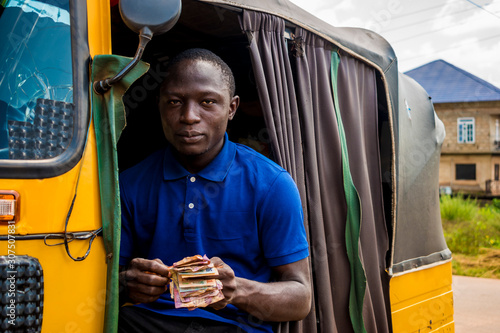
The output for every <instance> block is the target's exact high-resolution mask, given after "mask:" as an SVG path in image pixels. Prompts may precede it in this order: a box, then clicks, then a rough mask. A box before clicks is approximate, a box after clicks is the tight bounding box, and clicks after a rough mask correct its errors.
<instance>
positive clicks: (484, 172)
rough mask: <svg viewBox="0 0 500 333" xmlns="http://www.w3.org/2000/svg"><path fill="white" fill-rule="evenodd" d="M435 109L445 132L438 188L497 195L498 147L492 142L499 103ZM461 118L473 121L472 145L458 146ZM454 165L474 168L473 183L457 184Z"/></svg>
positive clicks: (499, 183) (499, 188) (499, 184)
mask: <svg viewBox="0 0 500 333" xmlns="http://www.w3.org/2000/svg"><path fill="white" fill-rule="evenodd" d="M434 108H435V110H436V113H437V115H438V117H439V118H440V119H441V120H442V121H443V123H444V125H445V129H446V138H445V140H444V142H443V146H442V151H441V159H440V169H439V184H440V186H450V187H451V188H452V189H453V191H454V192H456V191H463V192H481V193H486V192H487V190H488V191H490V192H491V194H495V195H500V181H497V180H495V164H500V143H498V142H495V141H496V140H497V139H498V138H497V137H496V120H497V119H499V120H500V101H495V102H480V103H446V104H435V105H434ZM462 117H474V120H475V142H474V143H459V142H458V138H457V119H458V118H462ZM457 164H475V165H476V177H475V179H474V180H457V179H456V165H457ZM487 182H488V184H487Z"/></svg>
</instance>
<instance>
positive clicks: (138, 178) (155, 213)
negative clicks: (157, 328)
mask: <svg viewBox="0 0 500 333" xmlns="http://www.w3.org/2000/svg"><path fill="white" fill-rule="evenodd" d="M120 193H121V199H122V236H121V237H122V238H121V249H120V265H127V264H128V262H129V261H130V260H131V259H132V258H134V257H140V258H146V259H155V258H160V259H161V260H162V261H163V263H165V264H167V265H171V264H172V263H173V262H175V261H178V260H180V259H182V258H184V257H187V256H192V255H195V254H202V255H203V254H206V255H207V256H208V257H209V258H210V257H214V256H217V257H220V258H221V259H222V260H223V261H224V262H225V263H226V264H228V265H229V266H231V268H232V269H233V270H234V272H235V275H236V276H239V277H243V278H246V279H251V280H255V281H259V282H269V280H270V279H271V267H273V266H279V265H285V264H289V263H292V262H296V261H299V260H301V259H304V258H306V257H307V256H308V255H309V250H308V243H307V240H306V234H305V230H304V225H303V213H302V206H301V201H300V197H299V194H298V191H297V187H296V185H295V183H294V181H293V180H292V178H291V177H290V175H289V174H288V173H287V172H286V170H284V169H283V168H282V167H280V166H279V165H277V164H276V163H274V162H273V161H271V160H269V159H267V158H266V157H264V156H262V155H260V154H259V153H257V152H255V151H254V150H252V149H250V148H248V147H246V146H243V145H239V144H235V143H233V142H231V141H229V140H228V139H227V135H226V137H225V143H224V146H223V148H222V150H221V152H220V153H219V154H218V155H217V157H216V158H215V159H214V160H213V161H212V162H211V163H210V164H209V165H208V166H207V167H206V168H205V169H203V170H202V171H200V172H199V173H197V174H191V173H189V172H188V171H187V170H186V169H184V168H183V167H182V166H181V165H180V164H179V163H178V162H177V161H176V160H175V158H174V157H173V155H172V151H171V148H166V149H164V150H160V151H157V152H156V153H153V154H152V155H151V156H149V157H148V158H146V159H145V160H144V161H142V162H141V163H139V164H138V165H136V166H134V167H132V168H130V169H128V170H126V171H124V172H123V173H122V174H121V175H120ZM139 306H142V307H144V308H147V309H150V310H153V311H156V312H159V313H163V314H165V315H175V316H195V317H203V318H208V319H213V320H218V321H222V322H227V323H232V324H235V325H238V326H240V327H241V328H243V329H245V330H246V331H247V332H272V330H271V325H269V324H268V323H262V322H261V323H256V322H255V318H253V319H252V318H250V317H249V315H248V314H247V313H245V312H243V311H240V310H239V309H237V308H236V307H235V306H233V305H228V306H227V307H226V308H224V309H223V310H218V311H216V310H213V309H211V308H204V309H196V310H194V311H188V310H186V309H175V307H174V303H173V300H172V299H171V298H170V294H169V293H168V292H167V293H165V294H163V295H162V297H160V299H158V300H157V301H156V302H154V303H149V304H141V305H139Z"/></svg>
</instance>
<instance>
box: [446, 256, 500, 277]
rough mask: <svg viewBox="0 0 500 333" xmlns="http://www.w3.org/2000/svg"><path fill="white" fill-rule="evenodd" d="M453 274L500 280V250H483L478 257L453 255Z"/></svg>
mask: <svg viewBox="0 0 500 333" xmlns="http://www.w3.org/2000/svg"><path fill="white" fill-rule="evenodd" d="M453 274H454V275H464V276H473V277H482V278H490V279H491V278H492V279H500V249H481V251H480V253H479V255H477V256H468V255H463V254H459V253H453Z"/></svg>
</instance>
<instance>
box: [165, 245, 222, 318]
mask: <svg viewBox="0 0 500 333" xmlns="http://www.w3.org/2000/svg"><path fill="white" fill-rule="evenodd" d="M168 269H169V271H170V273H171V279H170V295H171V297H172V299H173V300H174V302H175V307H176V308H188V309H190V310H192V309H195V308H199V307H206V306H208V305H210V304H213V303H215V302H218V301H220V300H222V299H224V294H223V293H222V287H223V286H222V282H220V280H218V279H214V278H213V277H214V276H217V275H218V274H219V272H218V270H217V268H216V267H214V265H213V264H212V263H211V262H210V259H208V257H207V256H206V255H203V256H202V255H195V256H191V257H186V258H184V259H182V260H179V261H177V262H175V263H174V264H173V265H172V266H169V267H168Z"/></svg>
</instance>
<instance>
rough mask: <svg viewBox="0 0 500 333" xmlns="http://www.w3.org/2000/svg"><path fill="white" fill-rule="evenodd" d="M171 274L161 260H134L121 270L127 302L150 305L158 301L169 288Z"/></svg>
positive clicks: (121, 282)
mask: <svg viewBox="0 0 500 333" xmlns="http://www.w3.org/2000/svg"><path fill="white" fill-rule="evenodd" d="M169 276H170V273H169V271H168V269H167V266H166V265H164V264H163V262H162V261H161V260H160V259H155V260H147V259H142V258H134V259H132V261H131V262H130V264H129V265H128V267H126V268H125V269H122V270H120V278H119V279H120V285H121V286H124V287H125V291H124V292H125V294H126V295H127V298H128V299H127V301H130V302H132V303H150V302H154V301H156V300H157V299H158V298H159V297H160V295H161V294H163V293H164V292H165V291H166V290H167V288H168V282H169Z"/></svg>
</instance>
